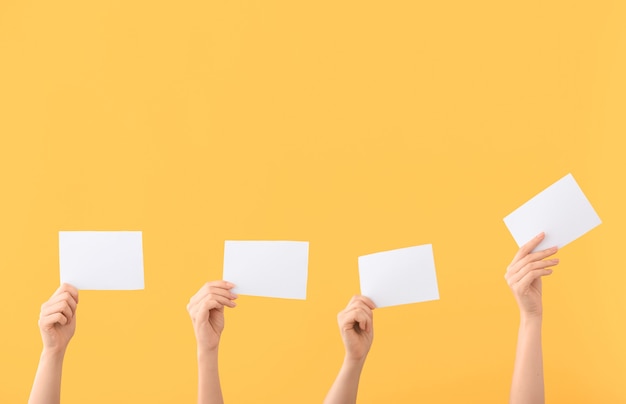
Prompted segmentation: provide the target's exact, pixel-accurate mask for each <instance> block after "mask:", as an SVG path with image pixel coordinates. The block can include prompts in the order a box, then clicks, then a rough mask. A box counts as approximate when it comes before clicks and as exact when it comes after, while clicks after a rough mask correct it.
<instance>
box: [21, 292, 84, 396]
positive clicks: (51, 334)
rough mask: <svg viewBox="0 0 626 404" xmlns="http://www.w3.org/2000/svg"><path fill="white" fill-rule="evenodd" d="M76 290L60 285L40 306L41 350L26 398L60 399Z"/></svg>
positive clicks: (75, 304)
mask: <svg viewBox="0 0 626 404" xmlns="http://www.w3.org/2000/svg"><path fill="white" fill-rule="evenodd" d="M77 305H78V290H77V289H76V288H75V287H73V286H71V285H68V284H63V285H61V286H60V287H59V288H58V289H57V290H56V292H54V294H53V295H52V297H50V299H48V301H47V302H46V303H44V304H43V305H42V306H41V314H40V316H39V331H40V333H41V339H42V341H43V350H42V352H41V357H40V359H39V366H38V367H37V374H36V375H35V381H34V382H33V388H32V390H31V392H30V398H29V400H28V402H29V403H30V404H58V403H59V402H60V400H61V373H62V370H63V358H64V356H65V350H66V349H67V345H68V344H69V342H70V340H71V339H72V337H73V336H74V331H75V330H76V307H77Z"/></svg>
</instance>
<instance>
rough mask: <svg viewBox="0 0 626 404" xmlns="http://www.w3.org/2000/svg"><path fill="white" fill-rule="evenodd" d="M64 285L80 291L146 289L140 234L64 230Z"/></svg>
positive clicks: (61, 234) (61, 243)
mask: <svg viewBox="0 0 626 404" xmlns="http://www.w3.org/2000/svg"><path fill="white" fill-rule="evenodd" d="M59 259H60V266H61V283H69V284H71V285H73V286H75V287H76V288H78V289H91V290H137V289H143V288H144V279H143V248H142V237H141V232H140V231H60V232H59Z"/></svg>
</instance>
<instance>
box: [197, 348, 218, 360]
mask: <svg viewBox="0 0 626 404" xmlns="http://www.w3.org/2000/svg"><path fill="white" fill-rule="evenodd" d="M197 353H198V358H207V359H211V358H217V353H218V346H214V347H208V346H201V345H198V350H197Z"/></svg>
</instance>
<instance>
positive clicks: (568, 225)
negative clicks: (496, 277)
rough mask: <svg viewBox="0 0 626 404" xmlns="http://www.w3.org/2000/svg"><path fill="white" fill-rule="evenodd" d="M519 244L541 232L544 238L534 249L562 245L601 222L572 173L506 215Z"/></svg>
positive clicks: (510, 229)
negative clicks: (544, 235) (543, 233)
mask: <svg viewBox="0 0 626 404" xmlns="http://www.w3.org/2000/svg"><path fill="white" fill-rule="evenodd" d="M504 223H505V224H506V226H507V227H508V228H509V231H510V232H511V234H512V235H513V238H514V239H515V242H516V243H517V245H518V246H519V247H521V246H522V245H524V244H526V243H527V242H528V241H530V239H532V238H533V237H535V236H536V235H537V234H539V233H541V232H545V233H546V237H545V239H544V240H543V241H542V242H541V243H540V244H539V245H538V246H537V248H535V250H534V251H540V250H545V249H546V248H550V247H552V246H558V247H559V248H561V247H564V246H565V245H567V244H569V243H571V242H572V241H574V240H576V239H577V238H579V237H581V236H582V235H584V234H585V233H587V232H588V231H589V230H591V229H593V228H594V227H596V226H598V225H599V224H600V223H602V221H601V220H600V217H598V215H597V214H596V211H595V210H594V209H593V207H592V206H591V203H589V201H588V200H587V197H586V196H585V194H583V191H582V190H581V189H580V187H579V186H578V184H577V183H576V180H574V177H573V176H572V174H567V175H566V176H565V177H563V178H561V179H560V180H558V181H557V182H555V183H554V184H552V185H551V186H549V187H548V188H546V189H545V190H543V191H542V192H540V193H539V194H538V195H536V196H535V197H533V198H532V199H531V200H529V201H528V202H526V203H525V204H524V205H522V206H521V207H519V208H518V209H517V210H515V211H514V212H513V213H511V214H510V215H508V216H507V217H505V218H504Z"/></svg>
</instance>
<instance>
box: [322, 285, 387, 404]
mask: <svg viewBox="0 0 626 404" xmlns="http://www.w3.org/2000/svg"><path fill="white" fill-rule="evenodd" d="M375 307H376V306H375V305H374V303H373V302H372V301H371V300H370V299H368V298H367V297H365V296H354V297H353V298H352V299H351V300H350V303H348V306H347V307H346V308H345V309H344V310H342V311H341V312H340V313H339V314H338V315H337V321H338V323H339V330H340V332H341V338H342V339H343V345H344V347H345V356H344V360H343V365H342V366H341V370H340V371H339V374H338V375H337V378H336V379H335V382H334V383H333V385H332V387H331V388H330V390H329V392H328V394H327V395H326V399H325V400H324V403H325V404H353V403H356V397H357V393H358V389H359V379H360V377H361V371H362V370H363V366H364V365H365V359H366V358H367V354H368V352H369V350H370V348H371V346H372V341H373V340H374V318H373V313H372V310H374V308H375Z"/></svg>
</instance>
